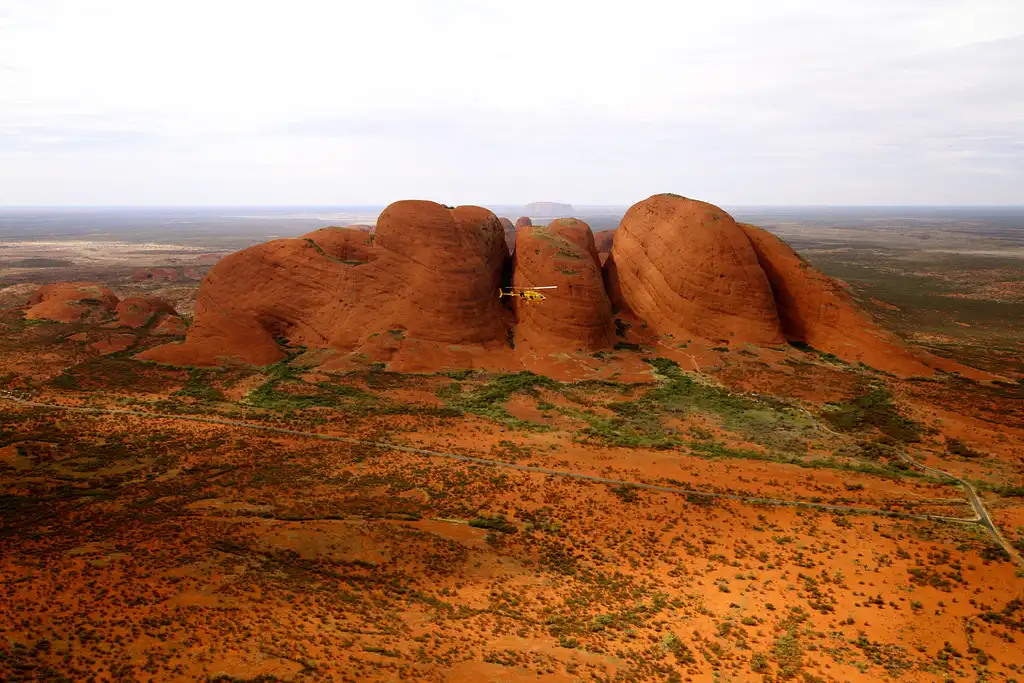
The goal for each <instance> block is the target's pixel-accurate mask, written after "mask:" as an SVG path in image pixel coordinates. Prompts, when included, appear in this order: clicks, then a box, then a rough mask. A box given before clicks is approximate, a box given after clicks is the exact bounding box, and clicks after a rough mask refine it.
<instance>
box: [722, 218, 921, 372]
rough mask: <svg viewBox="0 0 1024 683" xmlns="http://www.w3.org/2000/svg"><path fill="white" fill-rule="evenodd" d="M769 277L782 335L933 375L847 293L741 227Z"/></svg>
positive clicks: (767, 236) (784, 247) (766, 235)
mask: <svg viewBox="0 0 1024 683" xmlns="http://www.w3.org/2000/svg"><path fill="white" fill-rule="evenodd" d="M740 227H741V228H742V230H743V231H744V232H745V233H746V235H747V237H748V238H749V239H750V243H751V245H753V247H754V253H755V254H756V255H757V260H758V263H760V264H761V268H762V270H764V272H765V274H766V275H767V276H768V282H769V283H770V284H771V288H772V292H773V295H774V297H775V307H776V310H777V311H778V313H779V320H780V322H781V323H782V331H783V333H784V334H785V336H786V339H787V340H788V341H791V342H800V343H805V344H808V345H810V346H812V347H814V348H815V349H818V350H820V351H825V352H827V353H831V354H833V355H835V356H838V357H839V358H842V359H843V360H845V361H849V362H854V363H855V362H863V363H865V364H867V365H870V366H871V367H873V368H877V369H879V370H886V371H888V372H894V373H897V374H902V375H913V374H931V371H930V370H929V369H928V366H927V365H925V364H924V363H923V362H922V360H921V359H919V358H916V357H915V356H914V355H912V354H911V353H910V352H909V351H908V350H907V348H906V347H904V346H903V344H902V343H901V342H900V341H899V339H898V338H896V337H895V335H893V334H891V333H889V332H885V331H883V330H881V329H880V328H878V326H876V325H875V324H874V322H872V320H871V319H870V318H869V317H868V316H867V314H866V313H864V312H863V311H862V310H861V309H860V308H859V307H858V306H857V304H856V302H854V300H853V299H852V297H851V296H850V295H849V293H848V292H847V291H846V290H845V289H843V287H842V286H841V285H840V284H839V283H838V282H836V281H835V280H833V279H832V278H830V277H828V276H826V275H825V274H823V273H822V272H820V271H819V270H818V269H817V268H814V267H813V266H812V265H811V264H809V263H807V261H805V260H804V259H803V258H802V257H801V256H800V255H799V254H797V253H796V252H795V251H793V249H792V248H791V247H790V246H789V245H788V244H786V243H785V242H783V241H782V240H781V239H779V238H778V237H776V236H775V235H773V234H771V233H770V232H768V231H767V230H764V229H762V228H758V227H756V226H753V225H748V224H745V223H741V224H740Z"/></svg>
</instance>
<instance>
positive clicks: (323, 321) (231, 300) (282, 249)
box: [140, 201, 508, 369]
mask: <svg viewBox="0 0 1024 683" xmlns="http://www.w3.org/2000/svg"><path fill="white" fill-rule="evenodd" d="M368 242H370V240H368V238H367V235H366V234H365V233H363V232H360V231H356V230H345V229H337V228H330V229H326V230H318V231H316V232H314V233H310V234H309V235H306V236H304V237H302V238H299V239H281V240H274V241H272V242H268V243H266V244H261V245H257V246H255V247H250V248H249V249H245V250H242V251H240V252H237V253H235V254H231V255H230V256H227V257H225V258H223V259H221V261H220V262H218V264H217V265H216V266H214V268H213V269H211V270H210V272H209V274H208V275H207V277H206V279H205V280H204V281H203V284H202V286H201V287H200V290H199V295H198V297H197V300H196V307H195V322H194V324H193V325H192V326H191V328H189V331H188V336H187V338H186V341H185V342H184V343H183V344H169V345H164V346H162V347H158V348H155V349H151V350H149V351H146V352H144V353H143V354H141V355H140V357H141V358H145V359H151V360H156V361H161V362H168V363H175V364H181V365H213V364H217V363H219V362H221V361H222V360H223V359H225V358H228V357H235V358H239V359H241V360H243V361H245V362H249V363H253V364H256V365H266V364H268V363H272V362H274V361H277V360H280V359H281V358H283V357H284V352H283V351H282V350H281V348H280V346H279V345H278V343H277V341H276V339H278V338H285V339H287V340H289V341H290V342H291V343H293V344H297V345H304V346H308V347H310V348H331V349H337V350H339V351H343V352H351V351H358V352H360V353H365V354H366V355H367V356H368V357H370V358H371V359H373V360H385V361H395V362H397V363H398V366H399V367H402V368H404V369H410V368H413V367H415V366H416V365H417V363H420V362H421V361H422V363H423V364H425V365H426V366H431V365H435V366H437V367H440V365H443V364H444V356H445V355H446V354H447V353H449V352H450V353H456V352H457V349H456V348H453V347H458V346H459V345H473V346H478V347H480V348H484V349H506V348H507V335H506V323H505V318H506V313H505V311H504V308H503V307H502V306H501V304H500V302H499V301H498V299H497V296H496V293H497V290H498V287H499V285H500V280H501V272H502V267H503V265H504V262H505V259H507V257H508V255H507V251H506V247H505V242H504V238H503V231H502V228H501V224H500V223H499V222H498V219H497V218H496V217H495V216H494V214H492V213H491V212H489V211H487V210H486V209H481V208H478V207H468V206H466V207H459V208H457V209H453V210H452V209H447V208H445V207H444V206H442V205H440V204H435V203H433V202H425V201H404V202H396V203H395V204H392V205H391V206H389V207H388V208H387V209H385V211H384V213H383V214H381V216H380V219H379V221H378V224H377V230H376V234H375V237H374V238H373V239H372V243H368ZM407 349H408V351H407ZM432 354H433V355H432ZM428 356H429V357H428ZM435 369H436V367H435Z"/></svg>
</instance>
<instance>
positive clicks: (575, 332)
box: [512, 218, 615, 354]
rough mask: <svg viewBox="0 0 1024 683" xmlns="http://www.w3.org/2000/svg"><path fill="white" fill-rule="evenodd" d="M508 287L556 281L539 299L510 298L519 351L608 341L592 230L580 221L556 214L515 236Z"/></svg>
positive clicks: (608, 315) (592, 346)
mask: <svg viewBox="0 0 1024 683" xmlns="http://www.w3.org/2000/svg"><path fill="white" fill-rule="evenodd" d="M516 245H517V248H516V253H515V258H514V260H513V273H514V276H513V281H512V284H513V286H515V287H517V288H527V287H531V286H534V287H536V286H551V285H554V286H557V287H558V289H556V290H550V291H545V292H544V293H545V295H546V296H547V297H548V298H547V300H545V301H544V302H542V303H529V302H525V301H520V300H518V299H516V300H513V301H514V302H515V304H514V306H515V311H516V322H517V324H516V328H515V344H516V350H517V352H519V353H520V354H522V353H524V352H525V353H536V354H547V353H558V352H562V353H565V352H568V353H572V352H575V351H578V350H583V351H587V352H590V351H596V350H599V349H605V348H610V347H611V346H613V345H614V343H615V342H614V325H613V322H612V309H611V302H610V301H609V300H608V295H607V294H606V293H605V289H604V283H603V281H602V278H601V263H600V261H599V259H598V255H597V249H596V248H595V246H594V235H593V233H592V232H591V230H590V226H588V225H587V224H586V223H584V222H583V221H578V220H576V219H575V218H562V219H559V220H556V221H555V222H553V223H551V224H550V225H548V226H546V227H526V228H523V229H522V230H520V231H519V233H518V234H517V235H516Z"/></svg>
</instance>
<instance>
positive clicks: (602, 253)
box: [594, 228, 615, 266]
mask: <svg viewBox="0 0 1024 683" xmlns="http://www.w3.org/2000/svg"><path fill="white" fill-rule="evenodd" d="M614 239H615V229H614V228H613V229H611V230H602V231H601V232H599V233H596V234H595V235H594V246H596V247H597V255H598V257H599V258H600V259H601V265H602V266H603V265H604V264H605V263H606V262H607V261H608V256H609V255H610V254H611V251H612V244H613V243H614Z"/></svg>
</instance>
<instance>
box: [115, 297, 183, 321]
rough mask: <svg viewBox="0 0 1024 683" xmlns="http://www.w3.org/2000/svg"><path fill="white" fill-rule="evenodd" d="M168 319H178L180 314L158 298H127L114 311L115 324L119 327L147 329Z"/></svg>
mask: <svg viewBox="0 0 1024 683" xmlns="http://www.w3.org/2000/svg"><path fill="white" fill-rule="evenodd" d="M168 317H172V318H177V317H178V312H177V311H175V310H174V306H171V305H170V304H169V303H167V302H166V301H164V300H163V299H158V298H156V297H148V296H129V297H125V298H124V299H121V301H120V302H119V303H118V304H117V308H116V309H114V324H115V325H117V326H118V327H145V326H146V325H148V324H150V323H151V322H154V321H155V322H157V323H159V322H162V320H163V319H164V318H168Z"/></svg>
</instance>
